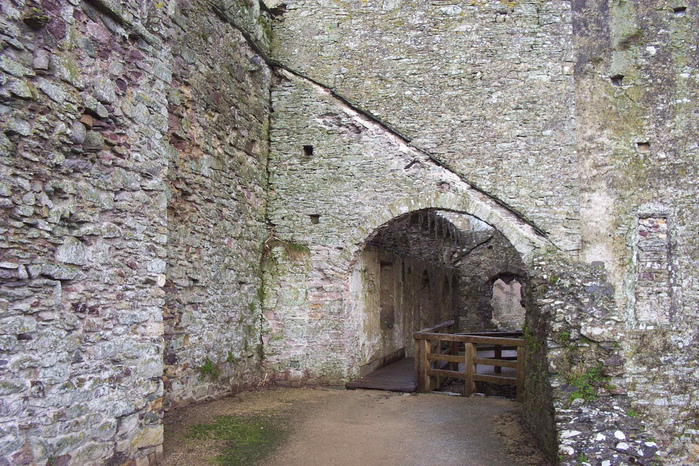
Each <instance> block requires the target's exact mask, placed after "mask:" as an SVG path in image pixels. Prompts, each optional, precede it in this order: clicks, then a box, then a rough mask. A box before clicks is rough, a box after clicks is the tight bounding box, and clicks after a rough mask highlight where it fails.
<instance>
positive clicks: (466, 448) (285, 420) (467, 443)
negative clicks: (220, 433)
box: [164, 389, 547, 466]
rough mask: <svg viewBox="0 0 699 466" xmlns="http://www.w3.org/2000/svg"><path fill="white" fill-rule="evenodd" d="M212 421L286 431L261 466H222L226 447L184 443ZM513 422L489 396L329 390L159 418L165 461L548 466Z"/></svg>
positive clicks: (244, 399) (509, 409) (509, 410)
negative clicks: (250, 422)
mask: <svg viewBox="0 0 699 466" xmlns="http://www.w3.org/2000/svg"><path fill="white" fill-rule="evenodd" d="M218 416H238V417H243V418H244V417H246V416H249V417H255V418H259V417H260V416H262V417H264V418H265V419H267V420H269V422H271V423H272V424H274V423H278V425H279V426H282V428H283V429H284V430H285V431H286V432H288V434H285V435H280V436H279V442H272V443H270V444H269V445H268V446H265V447H264V448H265V449H266V450H268V451H269V453H270V454H269V455H268V456H267V457H266V458H264V459H261V460H255V461H253V460H236V461H232V460H230V459H229V460H226V461H227V462H226V461H223V462H221V461H220V460H221V457H220V456H219V455H220V453H221V452H222V451H223V450H224V449H225V448H226V446H227V444H226V442H225V441H222V440H221V439H216V438H213V437H212V438H201V437H200V438H191V432H192V429H193V428H194V426H196V425H208V424H212V423H214V422H215V421H216V419H217V417H218ZM520 419H521V415H520V405H519V404H517V403H515V402H513V401H509V400H504V399H495V398H484V397H471V398H463V397H456V396H448V395H443V394H441V395H440V394H421V395H408V394H398V393H392V392H381V391H371V390H335V389H280V390H262V391H256V392H246V393H241V394H239V395H236V396H235V397H231V398H226V399H223V400H219V401H215V402H212V403H206V404H202V405H198V406H193V407H189V408H184V409H180V410H178V411H176V412H174V413H172V414H170V415H168V416H166V420H165V461H164V464H166V465H183V466H184V465H186V466H197V465H211V464H217V461H216V458H217V457H218V458H219V461H218V464H253V463H257V464H263V465H270V466H281V465H284V466H291V465H304V466H312V465H347V466H352V465H361V466H371V465H428V464H440V465H470V466H479V465H482V466H499V465H502V466H510V465H512V466H515V465H517V466H519V465H525V464H528V465H545V464H547V463H546V461H545V460H544V459H543V456H542V454H541V452H540V451H539V450H538V449H536V447H534V446H533V444H532V442H531V438H530V437H529V435H528V433H527V432H526V431H525V430H524V429H523V428H522V425H521V421H520ZM256 428H257V427H256ZM259 428H260V429H264V428H265V427H259ZM267 428H269V427H267ZM188 435H189V436H188ZM228 446H229V447H230V444H228Z"/></svg>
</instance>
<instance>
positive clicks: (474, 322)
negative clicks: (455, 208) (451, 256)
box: [454, 228, 528, 332]
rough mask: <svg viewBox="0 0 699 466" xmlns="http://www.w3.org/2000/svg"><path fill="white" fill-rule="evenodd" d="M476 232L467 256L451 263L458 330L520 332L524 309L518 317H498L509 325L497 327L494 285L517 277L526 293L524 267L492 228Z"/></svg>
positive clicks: (515, 251) (505, 240) (526, 279)
mask: <svg viewBox="0 0 699 466" xmlns="http://www.w3.org/2000/svg"><path fill="white" fill-rule="evenodd" d="M477 233H478V234H475V235H472V236H473V238H472V242H471V243H470V244H468V245H467V252H468V253H467V254H464V255H463V256H462V257H461V258H460V259H459V260H458V261H457V262H456V263H455V264H454V265H455V266H456V267H457V268H458V270H459V273H458V275H459V294H458V300H459V304H458V315H459V329H460V330H461V331H464V332H467V331H468V332H483V331H493V330H520V329H521V328H522V324H523V323H524V314H525V312H524V309H519V311H520V315H519V316H516V315H512V316H506V315H502V316H499V318H500V319H502V321H503V323H504V322H508V323H510V322H511V323H512V324H511V325H510V324H505V327H502V326H498V324H497V322H496V321H497V317H498V316H496V315H494V311H495V309H494V306H493V302H492V299H493V286H494V284H495V282H496V281H497V280H498V279H499V278H500V277H504V278H505V279H507V280H510V279H514V278H515V277H516V279H517V280H518V282H519V283H520V284H521V285H524V287H525V289H524V293H525V294H526V292H527V289H526V286H527V281H528V272H527V269H526V266H525V265H524V263H523V262H522V258H521V256H520V255H519V253H518V252H517V250H516V249H515V248H514V247H512V244H510V242H509V241H508V240H507V238H505V237H504V236H503V235H502V234H501V233H499V232H498V231H497V230H495V229H493V228H491V229H488V230H480V231H478V232H477ZM515 312H516V311H515ZM494 318H495V320H494ZM515 323H520V325H519V326H518V325H515ZM506 327H507V328H506Z"/></svg>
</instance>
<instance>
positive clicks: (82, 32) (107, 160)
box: [0, 2, 172, 464]
mask: <svg viewBox="0 0 699 466" xmlns="http://www.w3.org/2000/svg"><path fill="white" fill-rule="evenodd" d="M94 5H95V4H90V3H82V4H80V5H78V2H74V3H68V2H43V3H42V4H41V5H39V4H35V3H29V2H27V3H25V2H4V3H3V5H2V14H1V15H0V21H2V26H1V29H2V34H3V36H2V52H1V54H2V56H1V57H0V63H2V65H1V69H2V78H1V79H2V83H1V84H2V88H1V90H0V99H1V100H2V104H1V106H0V109H1V110H0V113H1V115H2V116H1V122H2V123H1V126H2V134H1V135H0V147H1V151H2V152H1V154H2V155H1V161H0V163H1V165H0V167H1V168H0V170H1V173H2V175H1V176H2V181H1V183H2V188H1V190H2V193H1V196H2V197H1V198H0V199H2V209H3V215H2V220H0V222H1V223H2V226H1V227H0V229H1V231H2V235H1V237H2V240H0V241H1V248H2V249H1V250H2V283H1V287H2V288H1V289H2V298H1V301H0V302H1V303H2V305H1V306H0V313H1V317H0V318H1V319H2V320H1V321H0V328H1V329H2V330H1V331H0V333H2V348H1V350H2V354H3V357H2V366H1V367H0V370H2V391H1V392H0V394H2V401H1V402H0V403H1V404H0V406H1V408H0V457H2V458H3V461H4V462H8V461H9V462H10V463H12V464H43V463H45V462H46V461H48V460H49V459H52V461H59V460H60V461H65V462H66V463H68V462H70V463H71V464H94V463H99V462H104V461H106V460H108V459H109V458H112V459H113V460H114V461H120V460H121V459H126V458H131V457H139V456H140V457H144V456H145V457H150V458H151V459H153V460H154V459H155V458H157V456H158V455H159V452H160V451H161V450H160V448H161V447H160V446H159V445H160V444H161V443H162V435H163V428H162V424H161V413H162V409H161V407H162V397H163V385H162V380H161V375H162V368H163V363H162V351H163V337H162V334H163V324H162V307H163V302H164V297H165V293H164V291H163V289H162V286H163V285H164V283H165V276H164V274H165V271H166V263H167V247H166V243H167V223H166V219H167V214H166V206H167V188H166V183H165V177H166V174H167V169H168V165H169V161H170V158H171V156H172V151H171V148H170V147H169V145H168V144H167V136H166V132H167V128H168V125H167V103H168V102H167V89H168V87H169V86H170V82H171V71H170V64H169V63H170V60H171V56H170V54H169V52H168V50H167V48H164V47H163V43H162V38H161V37H159V36H157V35H152V34H150V33H148V32H146V31H145V29H144V26H143V24H144V23H146V22H147V21H149V20H150V19H151V16H150V12H149V11H147V10H146V9H140V8H135V7H134V8H133V9H132V10H127V9H124V10H120V12H119V15H117V14H115V13H109V14H105V12H104V10H103V9H102V8H101V5H99V4H98V5H97V6H100V8H99V9H98V8H95V7H94ZM122 15H127V16H128V17H129V20H128V21H127V20H125V19H124V18H125V17H124V16H122Z"/></svg>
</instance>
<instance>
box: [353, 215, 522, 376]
mask: <svg viewBox="0 0 699 466" xmlns="http://www.w3.org/2000/svg"><path fill="white" fill-rule="evenodd" d="M494 277H496V278H495V279H494ZM510 277H517V278H518V280H514V278H512V279H510ZM498 280H499V281H498ZM503 280H507V283H508V284H507V285H506V287H509V286H510V285H509V284H512V286H513V287H516V286H517V285H516V284H515V283H517V284H519V288H517V291H520V290H521V289H522V284H523V283H525V282H526V268H525V265H524V263H523V262H522V259H521V257H520V254H519V253H518V252H517V250H516V249H515V248H514V247H513V245H512V244H511V243H510V242H509V241H508V240H507V238H506V237H505V236H504V235H503V234H502V233H500V232H499V231H498V230H497V229H495V228H494V227H492V226H490V225H488V224H487V223H485V222H482V221H480V220H479V219H477V218H476V217H473V216H471V215H468V214H466V213H463V212H455V211H448V210H440V209H421V210H417V211H412V212H410V213H407V214H403V215H400V216H398V217H395V218H394V219H392V220H390V221H388V222H386V223H384V224H383V225H381V226H380V227H378V228H377V229H376V230H375V231H374V232H372V233H371V234H370V235H369V237H368V238H367V239H366V241H365V244H364V247H363V248H362V249H361V251H360V252H359V253H358V255H357V259H356V261H355V263H354V265H353V268H352V272H351V277H350V285H349V296H348V298H349V299H348V300H347V305H348V307H349V308H350V309H349V312H348V314H347V315H348V323H347V325H348V332H349V333H352V334H354V335H356V337H355V339H354V341H356V342H357V344H356V345H353V346H350V347H348V353H350V354H348V358H347V361H348V363H349V364H350V366H349V367H348V368H347V373H348V376H349V378H350V379H352V378H356V377H361V376H364V375H366V374H369V373H371V372H373V371H375V370H377V369H379V368H381V367H383V366H385V365H388V364H390V363H393V362H394V361H396V360H398V359H401V358H403V357H411V356H412V355H413V352H414V342H413V333H414V332H416V331H419V330H420V329H423V328H426V327H430V326H433V325H436V324H438V323H440V322H444V321H446V320H451V319H454V320H456V322H457V329H458V330H459V331H484V330H509V329H510V327H511V326H512V325H513V323H514V322H517V321H518V319H520V318H521V322H522V323H523V318H524V314H523V313H522V312H523V308H520V309H506V306H507V305H508V304H511V303H512V302H514V301H513V300H512V299H509V300H507V299H499V300H498V299H495V300H494V299H493V296H494V294H493V290H494V283H497V284H498V286H500V282H502V281H503ZM525 289H526V287H525ZM503 291H507V292H508V293H510V294H512V293H513V291H511V290H509V288H508V289H507V290H505V289H504V288H503ZM502 294H503V292H501V291H500V288H498V292H497V293H496V295H495V296H496V297H497V298H502V297H503V296H504V295H503V296H501V295H502ZM506 297H508V298H511V296H510V295H507V296H506ZM517 304H519V300H518V301H517ZM520 311H522V312H520ZM520 314H521V315H520ZM505 316H507V317H506V318H505ZM519 328H521V325H520V327H519Z"/></svg>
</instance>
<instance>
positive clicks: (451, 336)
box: [413, 321, 525, 401]
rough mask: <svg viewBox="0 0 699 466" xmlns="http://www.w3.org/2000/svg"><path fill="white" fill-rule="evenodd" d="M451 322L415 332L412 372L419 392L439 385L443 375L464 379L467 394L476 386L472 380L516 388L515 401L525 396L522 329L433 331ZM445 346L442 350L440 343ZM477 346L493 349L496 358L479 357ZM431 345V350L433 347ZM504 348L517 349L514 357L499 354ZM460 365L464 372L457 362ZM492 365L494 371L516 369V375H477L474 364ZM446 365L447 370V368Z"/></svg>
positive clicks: (450, 324) (452, 322) (465, 393)
mask: <svg viewBox="0 0 699 466" xmlns="http://www.w3.org/2000/svg"><path fill="white" fill-rule="evenodd" d="M453 324H454V321H447V322H443V323H441V324H439V325H436V326H434V327H430V328H427V329H424V330H422V331H419V332H415V333H414V334H413V337H414V338H415V375H416V380H417V382H418V390H419V391H420V392H429V391H432V390H433V389H435V388H438V387H439V385H440V379H441V378H444V377H451V378H460V379H464V381H465V386H464V395H465V396H470V395H471V394H472V393H473V392H474V391H475V389H476V385H475V382H477V381H482V382H490V383H497V384H509V385H515V386H516V387H517V400H519V401H521V400H522V399H523V397H524V356H525V341H524V339H522V338H515V337H516V336H521V335H522V333H521V332H480V333H458V334H457V333H437V331H435V330H442V329H445V328H449V327H450V326H452V325H453ZM444 343H446V348H444V349H443V344H444ZM461 344H463V347H464V350H465V351H464V354H463V355H461V354H459V351H458V349H459V345H461ZM478 345H481V347H480V349H481V350H483V349H485V348H487V349H488V350H493V351H494V355H495V357H493V358H481V357H478V349H479V347H478ZM433 346H434V349H433ZM503 349H511V350H516V351H517V357H516V358H513V357H511V356H505V357H503V356H502V351H503ZM459 364H463V365H464V369H463V371H459V370H458V365H459ZM479 364H481V365H488V366H494V367H495V369H494V370H495V372H496V374H498V373H500V372H501V368H502V367H509V368H514V369H516V376H515V377H505V376H502V375H485V374H478V373H477V371H476V366H477V365H479ZM447 368H448V369H449V370H447Z"/></svg>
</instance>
